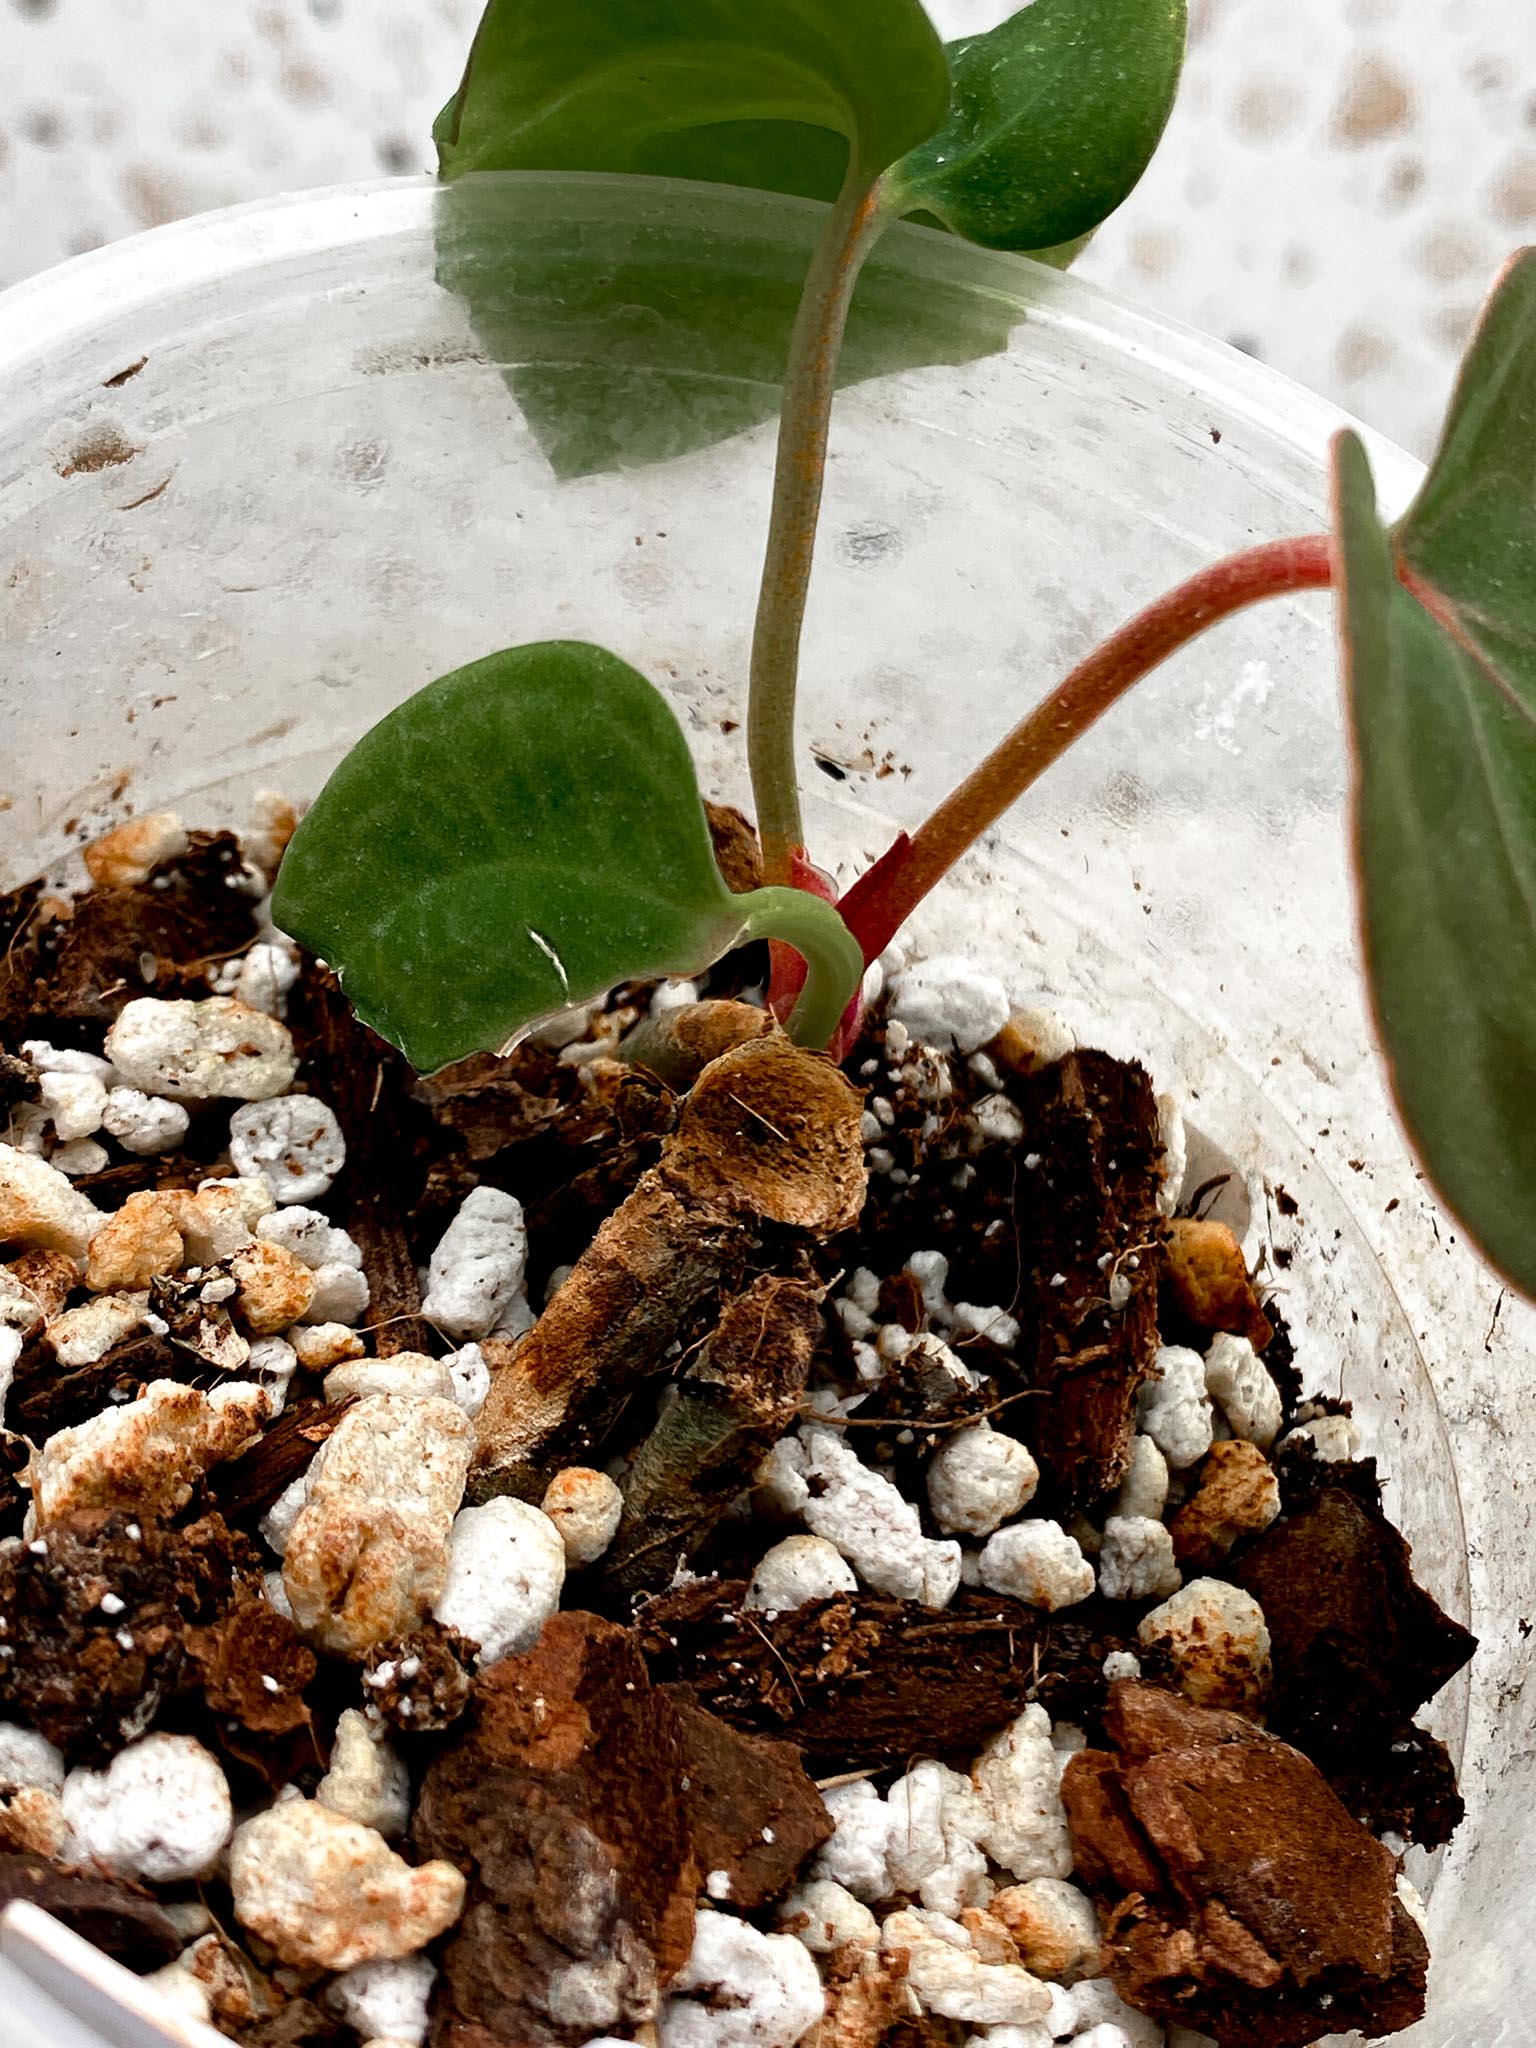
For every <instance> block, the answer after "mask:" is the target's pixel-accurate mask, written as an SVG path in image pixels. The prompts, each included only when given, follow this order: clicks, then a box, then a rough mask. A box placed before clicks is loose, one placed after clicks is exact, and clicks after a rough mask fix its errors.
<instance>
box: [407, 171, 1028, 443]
mask: <svg viewBox="0 0 1536 2048" xmlns="http://www.w3.org/2000/svg"><path fill="white" fill-rule="evenodd" d="M821 224H822V216H821V214H820V213H818V212H817V211H816V210H815V209H814V208H812V207H809V206H805V207H801V206H796V205H794V204H791V203H788V202H785V201H781V200H778V199H765V198H762V197H759V196H758V195H757V194H755V193H751V192H735V193H731V192H724V191H720V190H718V189H711V188H708V187H705V186H697V187H692V188H690V187H689V186H686V185H665V184H650V183H646V182H644V181H638V182H637V181H631V180H627V179H620V178H615V179H611V180H610V179H604V180H594V181H593V182H592V183H591V184H590V185H588V184H585V183H577V184H571V183H567V182H566V181H564V180H550V181H549V182H548V183H544V182H542V181H540V180H536V179H529V178H521V177H498V176H495V175H490V176H485V177H475V178H465V179H462V180H460V181H459V182H457V183H455V184H452V185H445V186H443V187H441V188H440V189H439V191H438V194H437V221H436V240H437V261H438V276H439V279H440V280H441V281H442V282H443V283H444V284H445V285H447V286H448V287H449V288H450V289H452V290H453V291H454V292H456V293H457V294H458V295H459V296H460V297H461V298H462V300H463V301H464V303H465V305H466V307H467V308H468V310H469V315H470V319H471V322H472V323H473V326H474V330H475V333H476V336H477V337H478V339H479V341H480V342H481V345H482V346H483V347H484V348H485V350H486V352H487V354H488V355H489V356H490V358H491V360H492V361H493V362H495V363H497V364H499V365H501V366H502V368H503V369H504V371H505V373H506V377H507V383H508V386H509V388H510V389H511V391H512V394H513V396H514V398H515V399H516V401H517V403H518V406H519V408H520V409H521V411H522V413H523V416H524V418H525V420H526V421H527V423H528V426H529V428H530V430H531V431H532V432H533V434H534V435H535V437H536V438H537V440H538V442H539V445H540V447H541V448H542V449H543V450H544V453H545V454H546V456H547V457H548V458H549V461H550V462H551V464H552V465H553V467H554V468H555V470H556V472H557V473H558V474H559V475H561V476H579V475H585V474H588V473H590V472H593V471H598V470H604V469H611V468H614V467H616V466H621V465H637V464H641V463H646V462H657V461H663V460H666V459H668V458H670V457H673V456H677V455H683V454H687V453H688V452H690V451H691V450H693V449H695V448H704V447H710V446H712V445H714V444H715V443H716V442H718V441H723V440H726V439H728V438H729V436H730V435H732V434H734V433H739V432H741V431H742V430H743V429H745V428H748V427H753V426H756V425H758V424H759V423H760V422H762V421H764V420H769V419H772V418H773V416H774V414H775V413H776V412H777V411H778V407H779V391H780V384H781V381H782V378H783V374H784V359H785V354H786V351H787V349H788V345H789V332H790V328H791V326H792V325H793V322H794V317H795V307H796V304H797V303H798V300H799V296H800V288H801V285H802V283H803V282H804V278H805V270H806V265H807V263H808V261H809V259H810V254H811V250H812V248H813V247H814V245H815V241H816V237H817V235H818V234H819V232H820V229H821ZM973 270H974V259H973V258H971V257H969V256H967V255H966V253H965V252H964V251H963V250H961V249H960V248H959V247H958V246H956V245H954V244H952V243H951V242H949V241H948V240H947V238H946V239H942V240H941V239H939V238H937V237H927V236H917V235H910V234H895V235H890V236H887V238H886V239H885V240H884V241H883V242H881V243H880V244H879V245H878V246H877V247H876V249H875V251H874V254H873V255H872V256H871V257H870V258H869V260H868V262H867V263H866V264H865V267H864V271H863V274H862V276H861V278H860V281H859V287H858V290H857V292H856V294H855V297H854V302H853V311H852V314H851V317H850V319H849V323H848V331H847V335H846V338H845V340H844V344H843V352H842V357H841V360H840V365H839V381H840V383H842V384H844V385H848V384H854V383H858V382H860V381H862V380H864V379H866V378H870V377H876V376H882V375H886V374H888V373H890V372H893V371H897V370H904V369H912V368H915V367H918V366H920V365H923V364H928V363H965V362H971V361H974V360H975V358H976V357H978V356H983V355H989V354H992V353H994V352H996V351H997V350H999V349H1002V348H1005V347H1006V346H1007V342H1008V336H1009V333H1010V331H1011V330H1012V328H1013V326H1014V325H1015V324H1016V323H1017V321H1018V320H1019V319H1021V318H1022V317H1023V309H1022V306H1021V304H1020V303H1019V301H1018V299H1017V298H1010V297H1008V296H1006V295H1005V294H1004V293H1002V292H1001V291H998V290H987V289H983V288H981V287H980V286H979V285H978V284H977V283H976V282H975V280H974V277H973ZM1023 282H1024V281H1023V280H1020V286H1021V288H1022V285H1023Z"/></svg>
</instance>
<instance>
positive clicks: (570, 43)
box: [433, 0, 949, 192]
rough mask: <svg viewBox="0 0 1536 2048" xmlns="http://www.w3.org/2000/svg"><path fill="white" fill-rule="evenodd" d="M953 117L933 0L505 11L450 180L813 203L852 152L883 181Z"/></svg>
mask: <svg viewBox="0 0 1536 2048" xmlns="http://www.w3.org/2000/svg"><path fill="white" fill-rule="evenodd" d="M948 104H949V74H948V68H947V66H946V64H945V61H944V50H943V46H942V44H941V43H940V41H939V38H938V36H937V35H936V34H935V32H934V30H933V28H932V26H931V25H930V23H929V21H928V18H927V16H926V15H925V14H924V12H923V10H922V7H921V6H920V5H919V0H559V4H558V5H549V4H547V0H489V4H488V6H487V7H486V10H485V14H484V16H483V17H482V19H481V22H480V27H479V29H478V31H477V32H476V35H475V40H474V45H473V47H472V48H471V51H470V56H469V63H468V65H467V67H466V69H465V72H464V78H463V82H462V83H461V85H460V86H459V90H458V92H457V93H456V94H455V95H454V97H453V99H452V100H450V101H449V103H448V105H447V106H446V107H445V108H444V109H443V111H442V113H441V114H440V115H439V116H438V120H437V125H436V127H435V128H434V130H433V135H434V139H435V140H436V142H437V146H438V157H439V162H440V165H441V169H442V175H443V176H444V177H445V178H457V177H460V176H462V175H463V174H464V173H465V172H466V171H507V170H533V171H550V170H575V171H633V172H640V173H642V174H648V175H651V176H662V177H685V178H708V179H711V180H713V181H716V182H720V183H737V184H747V185H756V186H763V187H767V188H769V189H771V190H774V191H785V192H813V191H817V190H819V189H820V183H821V180H822V179H823V178H824V177H825V175H826V172H827V170H828V169H829V168H831V167H832V166H833V165H836V166H837V167H838V175H839V177H840V175H841V166H842V164H843V162H844V161H845V160H846V155H847V149H846V147H845V146H844V145H847V146H851V147H852V148H853V149H854V150H855V152H856V154H857V158H858V161H859V163H860V165H861V166H862V168H863V170H864V171H865V172H866V173H867V174H868V175H869V176H870V177H873V176H874V175H875V174H876V173H877V172H879V171H882V170H883V169H884V168H885V166H886V165H887V164H889V163H892V162H894V161H895V159H896V158H897V157H899V156H900V155H902V154H903V152H904V151H906V150H909V149H911V148H912V147H913V145H914V144H915V143H918V142H921V141H922V139H923V137H924V136H926V135H931V134H932V133H933V131H934V130H935V129H936V128H937V127H938V126H939V124H940V123H941V122H942V121H943V119H944V116H945V111H946V109H947V107H948ZM818 131H820V132H819V133H818ZM822 134H830V135H831V136H833V137H835V138H839V140H838V142H837V143H836V145H835V146H834V147H833V148H831V149H829V147H828V145H827V143H826V142H825V141H823V140H822V139H821V137H822Z"/></svg>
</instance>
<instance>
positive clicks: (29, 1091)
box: [0, 1052, 37, 1112]
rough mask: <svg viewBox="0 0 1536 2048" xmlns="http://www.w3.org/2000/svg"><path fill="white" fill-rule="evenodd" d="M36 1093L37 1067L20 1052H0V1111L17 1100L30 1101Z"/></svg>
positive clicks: (6, 1108)
mask: <svg viewBox="0 0 1536 2048" xmlns="http://www.w3.org/2000/svg"><path fill="white" fill-rule="evenodd" d="M36 1094H37V1069H36V1067H34V1066H33V1064H32V1062H31V1061H30V1060H29V1059H26V1058H24V1057H23V1056H22V1055H21V1054H20V1053H11V1052H0V1112H3V1111H6V1110H11V1109H14V1108H15V1107H16V1104H17V1103H18V1102H30V1101H32V1100H33V1099H34V1098H35V1096H36Z"/></svg>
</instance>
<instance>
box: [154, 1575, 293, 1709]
mask: <svg viewBox="0 0 1536 2048" xmlns="http://www.w3.org/2000/svg"><path fill="white" fill-rule="evenodd" d="M186 1643H187V1655H188V1656H189V1657H190V1658H191V1660H192V1663H193V1665H194V1666H195V1667H196V1671H197V1680H198V1683H199V1684H200V1685H201V1687H202V1690H203V1697H204V1699H205V1700H206V1701H207V1703H208V1707H209V1710H210V1711H211V1712H212V1713H214V1714H216V1715H217V1716H218V1717H219V1718H220V1719H221V1720H233V1721H238V1722H239V1724H240V1726H241V1727H242V1728H246V1729H249V1730H250V1732H251V1733H252V1734H255V1735H286V1734H288V1733H289V1732H290V1731H291V1730H292V1729H295V1728H302V1727H303V1726H304V1725H305V1724H306V1723H307V1722H308V1720H309V1717H310V1716H309V1708H308V1706H307V1704H306V1703H305V1699H304V1692H305V1688H306V1687H307V1686H308V1685H309V1684H310V1682H311V1681H312V1680H313V1678H314V1676H315V1672H316V1670H317V1669H318V1665H317V1663H316V1660H315V1654H314V1652H313V1650H311V1649H310V1648H309V1647H308V1645H307V1644H306V1643H304V1642H303V1641H302V1640H301V1639H300V1636H299V1633H298V1630H297V1629H296V1628H295V1627H294V1625H293V1623H292V1622H291V1621H289V1620H288V1619H287V1618H286V1617H285V1616H283V1615H281V1614H279V1613H278V1611H277V1609H276V1608H275V1607H273V1606H272V1605H271V1603H270V1602H269V1601H268V1600H267V1599H266V1598H265V1597H264V1596H263V1595H262V1594H260V1593H256V1592H253V1593H252V1594H251V1595H250V1597H249V1598H245V1599H240V1600H237V1601H236V1602H235V1604H234V1605H233V1606H232V1607H231V1608H230V1610H229V1612H228V1613H227V1614H222V1615H220V1617H219V1619H218V1620H217V1621H216V1622H214V1623H212V1624H211V1625H210V1626H209V1627H207V1628H194V1629H188V1631H187V1637H186Z"/></svg>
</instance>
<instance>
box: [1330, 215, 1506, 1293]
mask: <svg viewBox="0 0 1536 2048" xmlns="http://www.w3.org/2000/svg"><path fill="white" fill-rule="evenodd" d="M1334 478H1335V501H1336V543H1337V549H1338V556H1339V564H1340V573H1341V583H1342V593H1341V594H1342V603H1341V617H1342V622H1343V632H1344V641H1345V667H1346V674H1347V678H1348V694H1349V709H1350V718H1351V724H1352V729H1353V739H1354V752H1355V847H1356V860H1357V864H1358V868H1359V873H1360V885H1361V910H1362V922H1363V926H1364V936H1365V951H1366V965H1367V971H1368V976H1369V979H1370V983H1371V989H1372V997H1373V1002H1374V1006H1375V1011H1376V1017H1377V1022H1378V1026H1379V1029H1380V1032H1381V1036H1382V1040H1383V1043H1384V1045H1385V1048H1386V1053H1387V1058H1388V1063H1389V1065H1390V1068H1391V1073H1392V1081H1393V1087H1394V1090H1395V1093H1396V1096H1397V1100H1398V1105H1399V1107H1400V1109H1401V1111H1402V1115H1403V1119H1404V1122H1405V1123H1406V1124H1407V1127H1408V1130H1409V1133H1410V1135H1411V1137H1412V1138H1413V1141H1414V1143H1415V1146H1416V1147H1417V1149H1418V1151H1419V1153H1420V1155H1421V1157H1422V1159H1423V1161H1424V1165H1425V1167H1426V1168H1427V1170H1428V1172H1429V1176H1430V1178H1431V1180H1432V1181H1433V1182H1434V1184H1435V1186H1436V1188H1437V1189H1438V1190H1439V1192H1440V1194H1441V1195H1442V1197H1443V1198H1444V1200H1445V1202H1446V1204H1447V1206H1448V1207H1449V1208H1450V1209H1451V1210H1452V1211H1453V1213H1454V1214H1455V1215H1457V1216H1458V1217H1459V1218H1460V1219H1461V1221H1462V1223H1463V1225H1464V1226H1465V1227H1466V1229H1467V1231H1468V1232H1469V1234H1470V1235H1471V1236H1472V1238H1473V1239H1474V1240H1475V1241H1476V1242H1477V1243H1478V1245H1479V1246H1480V1247H1481V1248H1482V1250H1483V1251H1484V1253H1485V1254H1486V1255H1487V1257H1488V1258H1489V1259H1490V1260H1491V1261H1492V1262H1493V1263H1494V1264H1495V1265H1496V1266H1497V1267H1499V1269H1500V1270H1501V1271H1502V1272H1503V1273H1505V1274H1506V1275H1507V1276H1508V1277H1509V1278H1510V1279H1511V1280H1513V1281H1514V1282H1515V1284H1516V1285H1517V1286H1519V1287H1521V1288H1523V1289H1524V1290H1525V1291H1526V1292H1527V1293H1536V251H1533V250H1526V251H1524V252H1523V253H1522V254H1521V255H1520V256H1519V257H1517V258H1516V259H1515V261H1514V262H1513V263H1512V264H1511V265H1510V267H1509V269H1508V270H1507V271H1506V273H1505V275H1504V277H1503V278H1502V279H1501V281H1500V283H1499V285H1498V286H1497V288H1496V289H1495V292H1494V294H1493V297H1492V299H1491V300H1490V302H1489V305H1488V307H1487V309H1486V311H1485V313H1484V316H1483V320H1482V323H1481V325H1480V327H1479V329H1478V332H1477V334H1476V336H1475V337H1474V339H1473V342H1472V344H1471V347H1470V349H1469V351H1468V354H1467V359H1466V361H1465V363H1464V365H1463V367H1462V372H1461V378H1460V382H1459V384H1458V387H1457V390H1456V394H1455V397H1454V399H1453V401H1452V405H1451V410H1450V413H1449V415H1448V417H1447V421H1446V426H1445V430H1444V434H1443V436H1442V439H1441V443H1440V447H1439V450H1438V451H1437V453H1436V455H1435V458H1434V461H1433V463H1432V465H1431V467H1430V472H1429V476H1428V478H1427V480H1426V481H1425V484H1424V486H1423V488H1422V490H1421V491H1420V493H1419V495H1418V497H1417V499H1416V500H1415V501H1414V503H1413V505H1412V506H1411V507H1410V509H1409V511H1408V512H1407V514H1406V515H1405V516H1404V518H1403V519H1402V520H1401V521H1400V523H1399V524H1398V526H1397V527H1396V528H1395V529H1394V530H1393V531H1392V532H1391V533H1390V534H1389V533H1387V532H1385V531H1384V530H1383V528H1382V526H1381V523H1380V520H1379V518H1378V517H1377V512H1376V502H1375V492H1374V489H1373V486H1372V481H1371V473H1370V466H1369V463H1368V462H1367V459H1366V455H1365V450H1364V448H1363V447H1362V446H1361V444H1360V442H1359V440H1358V439H1357V438H1356V437H1355V436H1354V435H1353V434H1347V433H1346V434H1342V435H1340V436H1339V439H1338V441H1337V443H1336V445H1335V454H1334Z"/></svg>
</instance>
